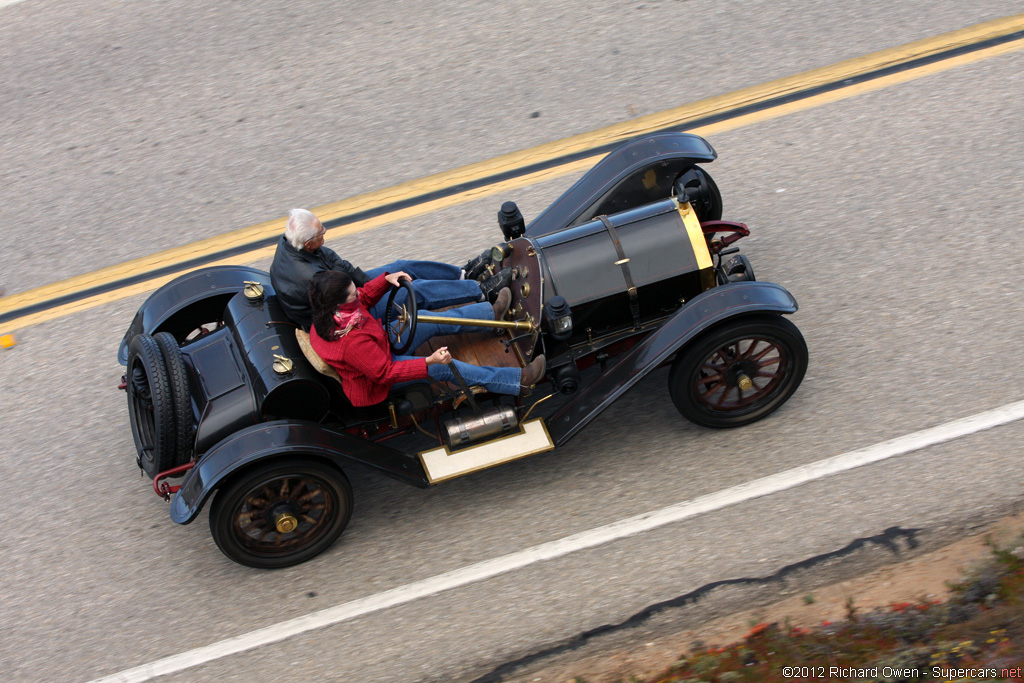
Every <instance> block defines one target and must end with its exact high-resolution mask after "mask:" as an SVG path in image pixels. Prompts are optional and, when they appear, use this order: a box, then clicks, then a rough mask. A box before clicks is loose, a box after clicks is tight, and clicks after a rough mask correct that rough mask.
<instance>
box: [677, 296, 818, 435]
mask: <svg viewBox="0 0 1024 683" xmlns="http://www.w3.org/2000/svg"><path fill="white" fill-rule="evenodd" d="M806 372H807V343H806V342H805V341H804V338H803V335H801V334H800V330H798V329H797V327H796V325H794V324H793V323H791V322H790V321H789V320H787V319H786V318H783V317H782V316H781V315H763V316H756V317H744V318H740V319H737V320H734V321H729V322H726V323H724V324H723V325H721V326H719V327H717V328H714V329H712V330H711V331H710V332H707V333H705V334H704V335H703V336H701V337H698V338H697V339H696V340H695V341H694V342H693V343H691V344H689V345H688V346H687V347H686V348H685V349H684V350H683V351H682V352H681V353H680V354H679V355H678V356H676V359H675V362H673V363H672V371H671V372H670V373H669V393H670V395H671V396H672V402H673V403H674V404H675V406H676V408H677V409H678V410H679V412H680V413H682V415H683V417H685V418H686V419H687V420H689V421H690V422H693V423H695V424H698V425H702V426H704V427H713V428H726V427H740V426H742V425H746V424H750V423H751V422H756V421H757V420H760V419H761V418H763V417H766V416H768V415H769V414H771V413H772V412H773V411H775V410H776V409H777V408H778V407H779V406H781V405H782V404H783V403H785V402H786V401H787V400H789V397H790V396H792V395H793V392H795V391H796V389H797V387H799V386H800V382H801V381H802V380H803V378H804V373H806ZM744 378H746V379H747V380H749V381H750V385H749V386H748V387H747V388H746V389H745V390H744V388H743V387H744V385H745V384H746V382H745V381H744Z"/></svg>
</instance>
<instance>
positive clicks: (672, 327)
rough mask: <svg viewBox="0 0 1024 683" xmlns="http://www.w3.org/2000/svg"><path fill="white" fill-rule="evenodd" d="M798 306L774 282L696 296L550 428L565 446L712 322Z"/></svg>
mask: <svg viewBox="0 0 1024 683" xmlns="http://www.w3.org/2000/svg"><path fill="white" fill-rule="evenodd" d="M797 308H798V306H797V303H796V299H794V298H793V295H792V294H790V293H789V291H787V290H786V289H785V288H784V287H782V286H781V285H776V284H773V283H771V282H733V283H730V284H727V285H721V286H719V287H715V288H714V289H709V290H708V291H706V292H703V293H701V294H700V295H698V296H695V297H694V298H693V299H691V300H690V302H689V303H687V304H686V305H685V306H683V307H682V308H681V309H679V311H678V312H677V313H676V314H675V315H674V316H672V317H671V318H669V320H668V321H667V322H666V323H665V324H664V325H662V326H661V327H660V328H658V329H657V330H656V331H654V332H652V333H651V334H649V335H648V336H647V337H645V338H644V339H643V340H642V341H641V342H640V343H638V344H637V345H636V346H634V347H633V348H632V349H631V350H630V351H629V352H628V353H626V354H623V355H622V356H620V357H619V359H618V362H617V363H616V364H615V365H614V366H611V367H609V368H608V369H607V370H605V372H604V373H602V374H601V376H600V377H599V378H598V379H597V381H595V382H594V383H593V384H591V385H590V386H589V387H586V388H585V389H584V390H583V391H582V392H580V394H579V395H578V396H576V397H575V398H574V399H573V400H572V401H570V402H569V403H567V404H566V405H565V406H563V407H562V408H561V409H560V410H559V411H558V412H557V413H555V414H554V415H552V416H551V417H550V418H548V419H547V420H546V422H547V427H548V433H549V434H550V435H551V438H552V439H553V440H554V442H555V445H556V446H561V445H562V444H564V443H565V442H566V441H568V440H569V439H571V438H572V437H573V436H575V435H576V433H577V432H578V431H579V430H581V429H583V427H584V426H586V425H587V423H589V422H590V421H591V420H593V419H594V418H595V417H597V416H598V415H600V414H601V411H603V410H604V409H605V408H607V407H608V406H609V405H611V403H612V402H613V401H615V399H617V398H618V397H619V396H621V395H622V394H624V393H625V392H626V391H627V390H628V389H629V388H630V387H632V386H633V385H634V384H636V383H637V382H639V381H640V380H641V379H643V377H644V376H645V375H647V373H649V372H650V371H651V370H653V369H654V368H656V367H658V366H659V365H661V364H662V363H663V362H664V361H666V360H667V359H668V358H669V357H671V356H672V355H673V354H675V353H676V352H677V351H679V350H680V349H681V348H682V347H683V346H684V345H686V344H687V343H688V342H690V341H691V340H693V339H694V338H696V337H697V336H698V335H699V334H700V333H701V332H703V331H704V330H706V329H708V328H709V327H712V326H713V325H716V324H718V323H720V322H722V321H724V320H728V319H730V318H735V317H737V316H741V315H749V314H751V313H779V314H782V313H795V312H796V310H797Z"/></svg>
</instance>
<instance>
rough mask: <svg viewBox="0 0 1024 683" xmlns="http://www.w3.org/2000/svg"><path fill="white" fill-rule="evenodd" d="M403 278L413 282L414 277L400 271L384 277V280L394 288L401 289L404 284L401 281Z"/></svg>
mask: <svg viewBox="0 0 1024 683" xmlns="http://www.w3.org/2000/svg"><path fill="white" fill-rule="evenodd" d="M402 278H405V279H406V280H409V281H410V282H412V276H411V275H409V273H406V272H405V271H403V270H400V271H398V272H397V273H388V274H387V275H385V276H384V279H385V280H387V281H388V284H389V285H391V286H392V287H401V286H402V284H401V282H399V281H400V280H401V279H402Z"/></svg>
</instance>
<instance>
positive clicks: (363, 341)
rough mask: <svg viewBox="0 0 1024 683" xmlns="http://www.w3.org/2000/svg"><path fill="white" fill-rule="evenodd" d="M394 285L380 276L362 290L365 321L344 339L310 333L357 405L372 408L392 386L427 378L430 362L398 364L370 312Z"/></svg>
mask: <svg viewBox="0 0 1024 683" xmlns="http://www.w3.org/2000/svg"><path fill="white" fill-rule="evenodd" d="M390 288H391V285H390V284H388V282H387V281H386V280H385V279H384V275H380V276H378V277H376V278H374V279H372V280H370V281H369V282H367V283H366V284H365V285H364V286H363V287H361V288H359V289H358V290H357V291H358V294H359V310H360V312H361V313H362V314H363V322H362V323H361V324H360V326H359V327H356V328H353V329H352V330H350V331H349V333H348V334H346V335H345V336H344V337H341V338H340V339H335V340H331V341H328V340H325V339H323V338H322V337H320V335H318V334H317V333H316V328H311V329H310V330H309V341H310V342H311V343H312V345H313V350H314V351H316V353H317V355H318V356H320V357H321V358H323V359H324V360H325V361H326V362H327V364H328V365H330V366H331V367H332V368H334V369H335V370H337V371H338V374H339V375H341V386H342V389H344V391H345V396H347V397H348V400H349V401H351V402H352V405H354V406H372V405H376V404H377V403H380V402H381V401H383V400H384V399H386V398H387V397H388V391H389V390H390V389H391V385H393V384H397V383H398V382H408V381H410V380H414V379H426V377H427V359H426V358H416V359H414V360H402V361H396V360H393V359H392V357H391V347H390V346H389V345H388V337H387V335H386V334H385V333H384V326H383V325H381V324H380V322H379V321H378V320H377V319H376V318H374V317H373V316H372V315H370V311H369V310H368V309H369V307H370V306H373V305H374V304H376V303H377V302H378V301H380V300H381V297H383V296H384V295H385V294H387V292H388V290H389V289H390Z"/></svg>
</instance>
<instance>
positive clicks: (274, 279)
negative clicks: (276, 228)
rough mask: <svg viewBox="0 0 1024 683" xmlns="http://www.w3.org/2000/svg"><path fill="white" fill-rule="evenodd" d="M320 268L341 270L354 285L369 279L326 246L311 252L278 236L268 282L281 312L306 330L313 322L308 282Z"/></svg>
mask: <svg viewBox="0 0 1024 683" xmlns="http://www.w3.org/2000/svg"><path fill="white" fill-rule="evenodd" d="M322 270H341V271H344V272H346V273H348V275H349V277H351V278H352V280H353V281H354V282H355V283H356V287H362V286H363V285H365V284H366V283H367V282H368V280H369V278H367V277H366V273H364V272H363V271H362V270H360V269H359V268H356V267H355V266H353V265H352V264H351V263H349V262H348V261H346V260H345V259H343V258H341V257H340V256H338V255H337V254H336V253H334V251H333V250H331V249H328V248H327V247H320V248H319V249H317V250H316V251H312V252H310V251H306V250H305V249H296V248H295V247H293V246H292V245H291V244H289V243H288V240H286V239H285V238H284V237H283V236H282V237H281V241H280V242H278V243H277V252H276V253H275V254H274V262H273V263H272V264H271V266H270V284H272V285H273V286H274V291H275V292H277V300H278V302H279V303H280V304H281V308H282V309H283V310H284V312H285V315H287V316H288V317H289V318H290V319H291V321H292V322H294V323H296V324H298V325H301V326H302V329H304V330H306V331H307V332H308V331H309V328H310V327H311V326H312V325H313V310H312V309H311V308H310V306H309V281H310V280H311V279H312V278H313V276H314V275H316V274H317V273H319V272H320V271H322Z"/></svg>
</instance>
